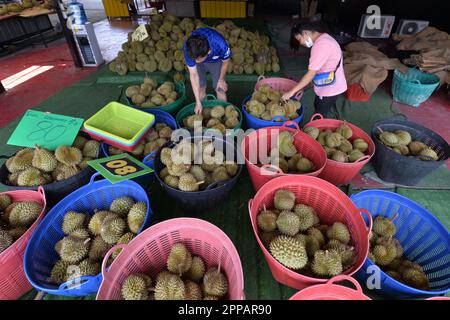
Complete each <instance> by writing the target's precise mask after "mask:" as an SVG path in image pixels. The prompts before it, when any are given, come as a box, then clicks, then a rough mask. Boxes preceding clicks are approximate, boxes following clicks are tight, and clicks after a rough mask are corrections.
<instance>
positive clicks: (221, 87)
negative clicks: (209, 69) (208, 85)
mask: <svg viewBox="0 0 450 320" xmlns="http://www.w3.org/2000/svg"><path fill="white" fill-rule="evenodd" d="M216 91H223V92H227V91H228V84H227V83H226V81H225V80H224V79H220V80H219V81H218V82H217V88H216Z"/></svg>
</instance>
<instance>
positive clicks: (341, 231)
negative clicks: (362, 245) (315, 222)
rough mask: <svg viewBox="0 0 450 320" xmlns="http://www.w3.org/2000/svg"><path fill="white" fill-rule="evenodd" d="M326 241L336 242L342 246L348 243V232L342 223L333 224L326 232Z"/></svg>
mask: <svg viewBox="0 0 450 320" xmlns="http://www.w3.org/2000/svg"><path fill="white" fill-rule="evenodd" d="M327 237H328V239H330V240H332V239H334V240H338V241H340V242H342V243H344V244H348V243H349V242H350V239H351V237H350V232H349V231H348V228H347V226H346V225H345V224H343V223H342V222H335V223H334V224H333V225H332V226H331V227H330V228H329V229H328V231H327Z"/></svg>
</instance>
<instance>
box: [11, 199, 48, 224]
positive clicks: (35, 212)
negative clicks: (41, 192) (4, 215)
mask: <svg viewBox="0 0 450 320" xmlns="http://www.w3.org/2000/svg"><path fill="white" fill-rule="evenodd" d="M42 209H43V206H42V204H40V203H38V202H35V201H23V202H19V203H17V204H16V205H15V206H14V207H13V208H12V210H11V212H10V214H9V223H10V224H11V225H12V226H15V227H29V226H31V225H32V224H33V223H34V221H36V219H37V218H38V217H39V215H40V214H41V212H42Z"/></svg>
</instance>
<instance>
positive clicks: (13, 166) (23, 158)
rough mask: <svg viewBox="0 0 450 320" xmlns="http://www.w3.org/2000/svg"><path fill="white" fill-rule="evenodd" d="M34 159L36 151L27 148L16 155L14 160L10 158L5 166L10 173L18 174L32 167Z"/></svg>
mask: <svg viewBox="0 0 450 320" xmlns="http://www.w3.org/2000/svg"><path fill="white" fill-rule="evenodd" d="M33 157H34V149H31V148H26V149H22V150H20V151H19V152H17V153H16V155H15V156H14V157H12V158H9V159H8V160H7V161H6V163H5V165H6V168H7V169H8V171H9V172H11V173H16V172H21V171H23V170H26V169H28V168H30V167H31V166H32V161H33Z"/></svg>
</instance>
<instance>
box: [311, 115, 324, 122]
mask: <svg viewBox="0 0 450 320" xmlns="http://www.w3.org/2000/svg"><path fill="white" fill-rule="evenodd" d="M315 120H323V115H321V114H320V113H315V114H313V116H312V117H311V120H309V121H310V122H311V121H315Z"/></svg>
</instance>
